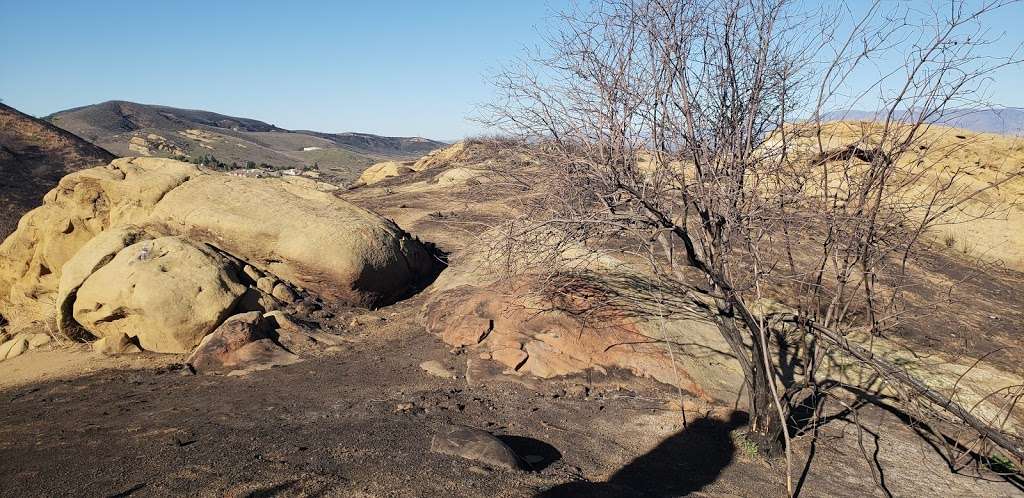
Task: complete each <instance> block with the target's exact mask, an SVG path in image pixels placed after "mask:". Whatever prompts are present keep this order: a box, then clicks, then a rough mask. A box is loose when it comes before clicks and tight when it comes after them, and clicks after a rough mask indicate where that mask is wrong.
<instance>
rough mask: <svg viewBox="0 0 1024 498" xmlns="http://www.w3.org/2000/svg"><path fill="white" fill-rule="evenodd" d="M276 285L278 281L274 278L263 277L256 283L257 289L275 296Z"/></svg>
mask: <svg viewBox="0 0 1024 498" xmlns="http://www.w3.org/2000/svg"><path fill="white" fill-rule="evenodd" d="M275 285H277V279H275V278H273V277H262V278H260V279H259V280H257V281H256V288H257V289H259V290H261V291H263V292H266V293H267V294H271V295H273V292H274V286H275Z"/></svg>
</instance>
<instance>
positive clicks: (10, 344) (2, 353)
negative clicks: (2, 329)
mask: <svg viewBox="0 0 1024 498" xmlns="http://www.w3.org/2000/svg"><path fill="white" fill-rule="evenodd" d="M20 340H21V338H20V337H15V338H13V339H8V340H7V342H4V343H3V344H0V360H3V359H4V358H7V353H10V352H11V349H12V348H14V345H15V343H17V342H18V341H20Z"/></svg>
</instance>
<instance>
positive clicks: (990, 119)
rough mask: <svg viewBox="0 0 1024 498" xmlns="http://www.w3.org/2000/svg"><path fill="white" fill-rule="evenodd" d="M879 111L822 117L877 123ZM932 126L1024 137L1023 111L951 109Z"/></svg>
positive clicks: (844, 112) (881, 116)
mask: <svg viewBox="0 0 1024 498" xmlns="http://www.w3.org/2000/svg"><path fill="white" fill-rule="evenodd" d="M884 117H885V115H884V113H882V112H880V111H842V112H838V111H837V112H828V113H825V114H824V115H823V116H822V119H823V120H825V121H877V120H879V119H884ZM933 123H934V124H941V125H945V126H953V127H956V128H963V129H965V130H971V131H977V132H983V133H999V134H1003V135H1017V136H1024V109H1022V108H1019V107H1003V108H993V109H951V110H948V111H946V112H944V113H943V114H942V116H941V117H940V118H939V119H936V120H933Z"/></svg>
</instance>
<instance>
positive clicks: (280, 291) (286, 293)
mask: <svg viewBox="0 0 1024 498" xmlns="http://www.w3.org/2000/svg"><path fill="white" fill-rule="evenodd" d="M270 295H271V296H274V297H276V298H277V299H280V300H281V301H284V302H286V303H294V302H295V300H296V299H297V296H296V295H295V292H294V291H292V290H291V288H289V287H288V286H287V285H285V284H277V285H275V286H274V290H273V291H272V292H271V293H270Z"/></svg>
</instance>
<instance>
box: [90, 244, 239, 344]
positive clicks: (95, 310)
mask: <svg viewBox="0 0 1024 498" xmlns="http://www.w3.org/2000/svg"><path fill="white" fill-rule="evenodd" d="M238 271H239V270H238V269H237V268H235V267H234V266H233V265H232V263H231V262H230V261H229V260H227V259H226V258H224V257H222V256H220V255H219V254H217V253H215V252H214V251H212V250H211V249H209V248H206V247H203V246H195V245H192V244H190V243H188V242H187V241H185V240H184V239H183V238H181V237H161V238H157V239H153V240H145V241H142V242H137V243H135V244H132V245H130V246H127V247H125V248H124V249H122V250H121V251H120V252H118V253H117V255H116V256H114V258H113V259H112V260H111V261H110V262H109V263H107V264H106V265H103V266H102V267H101V268H99V269H98V270H96V271H95V272H94V273H93V274H92V275H90V276H89V277H88V278H87V279H86V280H85V282H84V283H83V284H82V285H81V287H80V288H79V289H78V292H77V296H76V297H75V300H74V304H73V305H72V310H73V311H72V313H73V316H74V319H75V321H76V322H78V323H79V324H80V325H81V326H82V327H83V328H85V329H86V330H88V331H89V332H90V333H92V334H93V335H95V336H96V337H107V336H116V335H120V334H124V335H127V336H129V337H137V338H138V340H139V345H141V346H142V349H144V350H147V351H155V352H159V353H184V352H188V351H191V350H192V348H194V347H195V346H196V345H197V344H199V341H200V340H202V338H203V337H204V336H206V334H209V333H210V332H212V331H213V330H214V329H215V328H216V327H217V325H219V324H220V323H221V322H222V321H223V320H224V319H225V318H226V317H227V316H228V315H229V314H230V313H231V311H232V310H233V309H234V306H235V303H236V302H237V301H238V298H239V297H241V296H242V294H243V293H244V292H245V289H246V286H245V285H243V284H242V282H241V281H240V279H239V277H238Z"/></svg>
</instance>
